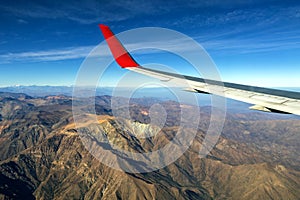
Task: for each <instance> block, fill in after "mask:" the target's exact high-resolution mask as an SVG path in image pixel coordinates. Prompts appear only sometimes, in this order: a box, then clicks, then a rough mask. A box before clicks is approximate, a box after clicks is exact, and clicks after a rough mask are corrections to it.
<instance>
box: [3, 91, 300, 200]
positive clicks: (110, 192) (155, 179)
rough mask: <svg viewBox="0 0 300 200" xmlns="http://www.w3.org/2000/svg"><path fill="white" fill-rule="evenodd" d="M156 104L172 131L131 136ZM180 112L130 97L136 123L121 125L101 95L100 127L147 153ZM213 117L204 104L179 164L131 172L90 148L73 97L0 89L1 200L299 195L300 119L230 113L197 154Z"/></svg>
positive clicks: (158, 143)
mask: <svg viewBox="0 0 300 200" xmlns="http://www.w3.org/2000/svg"><path fill="white" fill-rule="evenodd" d="M153 103H159V104H161V105H162V106H164V107H165V108H166V109H167V110H169V111H172V112H169V113H168V118H167V121H166V125H165V126H164V128H163V129H162V130H161V132H160V134H158V135H155V136H153V137H150V138H147V139H144V138H138V137H134V136H133V135H132V134H130V131H132V130H134V131H135V134H136V133H140V134H143V132H144V131H145V127H147V124H148V123H149V116H148V114H147V112H148V109H149V106H150V105H152V104H153ZM83 107H84V105H83ZM86 109H87V110H88V108H86ZM179 109H180V106H178V103H176V102H173V101H163V102H162V101H160V100H156V99H151V98H147V99H134V100H132V101H131V105H130V114H131V117H132V119H125V118H124V119H122V120H123V122H124V123H122V124H121V125H122V127H120V124H118V125H116V119H115V118H114V116H113V115H112V112H111V109H110V97H109V96H99V97H96V114H97V116H95V117H96V118H97V120H98V124H96V125H95V126H98V127H101V129H103V130H106V135H107V138H108V140H109V142H111V143H116V144H117V146H118V147H120V148H123V149H126V150H128V151H132V152H148V151H151V150H155V149H157V148H160V147H161V146H163V145H165V144H167V143H168V142H169V140H170V138H172V137H173V136H174V134H176V131H177V129H178V124H177V121H178V115H177V114H178V112H179ZM209 117H210V114H209V107H204V108H202V109H201V123H200V127H199V130H198V131H197V135H196V137H195V139H194V140H193V143H192V145H191V146H190V148H189V149H188V150H187V151H186V152H185V153H184V154H183V155H182V156H181V157H180V158H179V159H178V160H177V161H176V162H174V163H172V164H170V165H168V166H166V167H164V168H162V169H159V170H156V171H153V172H149V173H136V174H134V173H126V172H122V171H119V170H115V169H112V168H110V167H108V166H106V165H104V164H102V163H101V162H99V161H98V160H97V159H96V158H94V157H93V156H92V155H91V154H90V153H89V152H88V151H87V150H86V149H85V147H84V145H83V144H82V140H81V138H80V137H79V134H78V130H77V129H76V126H75V124H74V120H73V114H72V98H71V97H67V96H46V97H35V98H34V97H30V96H28V95H25V94H20V93H0V199H295V200H296V199H300V137H299V133H300V120H299V118H297V117H286V116H283V117H282V116H279V115H272V114H265V113H258V112H248V113H230V112H229V113H227V118H226V121H225V126H224V129H223V132H222V135H221V137H220V138H219V140H218V143H217V144H216V146H215V147H214V149H213V150H212V151H211V153H210V154H209V155H207V156H206V157H205V158H200V157H199V147H200V146H201V143H202V141H203V138H204V137H205V133H206V130H207V123H208V122H209ZM133 122H134V123H133ZM87 126H89V125H88V123H87Z"/></svg>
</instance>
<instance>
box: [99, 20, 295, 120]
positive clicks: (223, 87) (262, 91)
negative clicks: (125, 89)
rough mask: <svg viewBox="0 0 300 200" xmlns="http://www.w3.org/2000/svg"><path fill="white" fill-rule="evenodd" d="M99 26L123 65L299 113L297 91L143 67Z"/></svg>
mask: <svg viewBox="0 0 300 200" xmlns="http://www.w3.org/2000/svg"><path fill="white" fill-rule="evenodd" d="M99 27H100V29H101V31H102V33H103V35H104V38H105V40H106V42H107V44H108V46H109V48H110V50H111V52H112V54H113V56H114V58H115V60H116V62H117V63H118V64H119V65H120V66H121V67H122V68H126V69H128V70H130V71H134V72H137V73H140V74H144V75H146V76H151V77H154V78H157V79H159V80H161V81H167V82H171V83H174V84H176V85H179V86H182V85H183V84H181V83H183V82H185V83H186V82H187V83H188V84H189V86H190V88H189V89H188V91H193V92H197V93H208V94H216V95H220V96H224V97H226V98H231V99H234V100H238V101H242V102H246V103H250V104H253V106H251V107H250V109H253V110H260V111H265V112H276V113H288V114H295V115H300V93H298V92H291V91H285V90H277V89H270V88H263V87H255V86H248V85H242V84H236V83H228V82H220V81H216V80H208V79H203V78H197V77H191V76H184V75H180V74H174V73H170V72H164V71H159V70H154V69H149V68H144V67H142V66H140V65H139V64H138V63H137V62H136V61H135V60H134V59H133V58H132V56H131V55H130V54H129V52H128V51H127V50H126V49H125V47H124V46H123V45H122V43H121V42H120V41H119V40H118V38H117V37H116V36H115V35H114V34H113V32H112V31H111V30H110V28H109V27H108V26H105V25H99Z"/></svg>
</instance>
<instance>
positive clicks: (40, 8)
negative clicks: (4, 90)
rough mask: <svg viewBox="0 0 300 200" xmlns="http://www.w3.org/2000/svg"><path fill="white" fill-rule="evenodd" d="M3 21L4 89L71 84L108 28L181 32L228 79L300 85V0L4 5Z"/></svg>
mask: <svg viewBox="0 0 300 200" xmlns="http://www.w3.org/2000/svg"><path fill="white" fill-rule="evenodd" d="M0 19H1V27H0V86H8V85H19V84H20V85H73V84H74V81H75V78H76V73H77V71H78V69H79V68H80V65H81V63H82V61H83V60H84V59H85V57H86V56H87V55H88V53H89V52H90V51H91V50H92V49H93V48H94V47H96V46H97V45H98V44H99V43H100V42H102V41H103V37H102V35H101V32H100V30H99V28H98V26H97V25H98V24H99V23H104V24H107V25H109V26H110V27H111V28H112V30H113V31H114V32H115V33H119V32H122V31H126V30H129V29H133V28H140V27H153V26H155V27H164V28H169V29H173V30H176V31H179V32H182V33H184V34H186V35H188V36H190V37H192V38H193V39H195V40H196V41H197V42H199V43H200V44H201V45H202V46H203V47H204V48H205V49H206V51H207V52H208V53H209V54H210V56H211V57H212V59H213V61H214V62H215V63H216V65H217V67H218V69H219V71H220V75H221V78H222V80H224V81H229V82H236V83H242V84H251V85H258V86H266V87H300V78H299V75H300V2H299V1H272V0H268V1H259V0H251V1H236V0H215V1H211V0H204V1H201V0H199V1H196V0H192V1H189V0H187V1H176V0H175V1H143V0H142V1H138V0H130V1H120V2H119V1H115V2H113V1H96V0H89V1H75V2H74V1H62V2H58V1H47V0H46V1H1V3H0ZM125 46H126V44H125ZM147 56H148V57H151V54H150V55H147ZM161 56H162V55H161ZM155 58H157V60H161V59H168V57H166V58H164V57H155V56H154V55H153V58H152V60H153V59H155ZM139 59H140V60H141V59H143V58H142V57H140V58H139ZM143 63H145V62H143ZM112 67H116V68H117V66H116V65H112ZM175 67H178V66H175ZM112 71H113V70H112ZM116 75H118V73H116Z"/></svg>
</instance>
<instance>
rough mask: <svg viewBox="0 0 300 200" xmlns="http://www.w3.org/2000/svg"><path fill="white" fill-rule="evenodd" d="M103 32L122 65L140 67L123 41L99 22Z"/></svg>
mask: <svg viewBox="0 0 300 200" xmlns="http://www.w3.org/2000/svg"><path fill="white" fill-rule="evenodd" d="M99 27H100V29H101V31H102V34H103V36H104V38H105V40H106V42H107V44H108V46H109V48H110V51H111V53H112V54H113V56H114V58H115V60H116V62H117V63H118V64H119V65H120V66H121V67H122V68H126V67H139V64H138V63H137V62H136V61H135V60H134V59H133V58H132V57H131V55H130V54H129V53H128V51H127V50H126V49H125V47H124V46H123V45H122V43H121V42H120V41H119V40H118V38H117V37H116V36H115V35H114V33H113V32H112V31H111V30H110V28H109V27H108V26H106V25H103V24H99Z"/></svg>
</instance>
